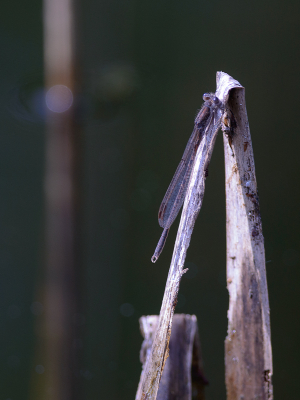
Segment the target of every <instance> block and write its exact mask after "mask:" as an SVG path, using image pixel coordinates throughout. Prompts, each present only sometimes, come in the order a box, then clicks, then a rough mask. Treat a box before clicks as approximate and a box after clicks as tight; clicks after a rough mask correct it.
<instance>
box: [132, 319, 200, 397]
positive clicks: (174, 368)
mask: <svg viewBox="0 0 300 400" xmlns="http://www.w3.org/2000/svg"><path fill="white" fill-rule="evenodd" d="M158 319H159V316H158V315H148V316H147V317H141V318H140V327H141V332H142V335H143V337H144V342H143V345H142V349H141V354H140V359H141V362H142V363H143V365H144V364H145V362H146V359H147V354H149V353H150V351H151V347H152V340H153V337H154V333H155V331H156V328H157V325H158ZM143 372H144V370H143V371H142V375H143ZM141 382H142V379H141V381H140V385H139V388H138V393H137V397H138V396H141V390H142V388H141ZM206 384H207V381H206V379H205V377H204V375H203V365H202V355H201V348H200V340H199V335H198V326H197V318H196V316H195V315H188V314H175V315H174V318H173V324H172V334H171V338H170V354H169V357H168V359H167V361H166V364H165V368H164V371H163V374H162V378H161V381H160V385H159V389H158V393H157V400H171V399H173V400H174V399H180V400H190V399H191V398H192V393H193V398H195V399H197V400H204V387H205V385H206Z"/></svg>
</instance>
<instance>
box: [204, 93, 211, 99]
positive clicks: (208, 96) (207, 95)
mask: <svg viewBox="0 0 300 400" xmlns="http://www.w3.org/2000/svg"><path fill="white" fill-rule="evenodd" d="M203 100H204V101H208V100H210V94H209V93H204V95H203Z"/></svg>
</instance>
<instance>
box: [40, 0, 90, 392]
mask: <svg viewBox="0 0 300 400" xmlns="http://www.w3.org/2000/svg"><path fill="white" fill-rule="evenodd" d="M75 17H76V15H75V4H74V0H44V65H45V86H46V105H47V120H46V121H47V126H46V132H47V133H46V165H45V268H46V271H45V300H44V303H45V325H44V330H43V339H42V340H43V342H44V349H45V353H44V355H45V372H44V375H45V376H44V379H45V380H44V384H45V385H44V389H43V392H44V393H43V396H42V397H41V398H47V399H49V400H52V399H53V400H70V399H72V400H74V399H79V397H80V388H79V379H78V378H79V367H78V364H79V357H78V348H79V347H80V345H79V344H80V340H79V338H78V321H79V320H80V316H81V314H80V287H79V282H80V260H81V257H80V237H79V236H80V230H79V228H80V176H81V173H80V171H81V156H80V149H81V147H82V146H80V126H79V123H78V113H77V112H76V109H75V108H76V106H77V102H76V98H77V93H78V92H79V87H78V71H77V57H76V54H75V45H76V46H77V43H75V39H76V38H75V32H76V33H77V32H78V30H77V27H76V26H75V23H76V18H75ZM76 42H77V39H76ZM76 48H77V47H76Z"/></svg>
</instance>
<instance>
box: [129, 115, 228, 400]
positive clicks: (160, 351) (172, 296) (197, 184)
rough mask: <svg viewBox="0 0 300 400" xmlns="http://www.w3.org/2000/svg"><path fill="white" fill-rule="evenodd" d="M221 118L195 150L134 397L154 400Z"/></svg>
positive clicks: (166, 354) (217, 117) (218, 118)
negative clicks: (148, 348)
mask: <svg viewBox="0 0 300 400" xmlns="http://www.w3.org/2000/svg"><path fill="white" fill-rule="evenodd" d="M221 117H222V112H221V110H218V112H217V113H216V119H217V121H219V122H218V123H216V124H215V125H214V126H212V127H211V128H210V130H209V131H208V132H207V134H206V135H205V136H204V138H203V139H202V141H201V142H200V145H199V148H198V150H197V154H196V157H195V161H194V165H193V170H192V172H191V177H190V180H189V184H188V189H187V193H186V198H185V201H184V205H183V210H182V215H181V219H180V224H179V228H178V232H177V237H176V242H175V246H174V251H173V257H172V261H171V265H170V270H169V275H168V279H167V283H166V287H165V293H164V298H163V302H162V306H161V310H160V317H159V322H158V328H157V330H156V333H155V338H154V341H153V345H152V349H151V352H150V354H149V357H148V358H147V361H146V365H145V368H144V373H143V375H142V378H141V379H142V382H141V383H140V385H141V388H142V389H141V391H140V394H139V396H138V397H136V400H140V399H143V400H146V399H147V400H150V399H151V400H155V399H156V395H157V391H158V386H159V382H160V379H161V375H162V371H163V369H164V365H165V362H166V359H167V357H168V352H169V349H168V346H169V340H170V335H171V327H172V318H173V314H174V310H175V306H176V302H177V294H178V290H179V284H180V280H181V277H182V275H183V274H184V272H185V271H184V270H183V266H184V262H185V257H186V252H187V249H188V247H189V244H190V240H191V235H192V232H193V228H194V224H195V221H196V219H197V216H198V213H199V211H200V208H201V205H202V200H203V193H204V186H205V179H206V171H207V168H208V165H209V162H210V158H211V154H212V150H213V147H214V143H215V140H216V136H217V132H218V128H219V126H220V123H221ZM203 154H205V157H203Z"/></svg>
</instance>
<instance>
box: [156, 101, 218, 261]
mask: <svg viewBox="0 0 300 400" xmlns="http://www.w3.org/2000/svg"><path fill="white" fill-rule="evenodd" d="M203 100H204V104H203V106H202V108H201V110H200V111H199V113H198V115H197V117H196V119H195V126H194V130H193V133H192V135H191V137H190V139H189V141H188V143H187V146H186V148H185V151H184V153H183V156H182V159H181V161H180V163H179V165H178V167H177V169H176V172H175V175H174V176H173V179H172V181H171V183H170V186H169V187H168V190H167V192H166V194H165V197H164V198H163V201H162V203H161V205H160V208H159V212H158V222H159V225H160V226H161V227H162V228H164V230H163V232H162V235H161V237H160V239H159V241H158V244H157V246H156V249H155V252H154V254H153V256H152V258H151V261H152V262H153V263H155V262H156V261H157V259H158V257H159V255H160V253H161V252H162V250H163V248H164V245H165V242H166V239H167V236H168V233H169V230H170V227H171V225H172V224H173V222H174V220H175V218H176V217H177V215H178V213H179V210H180V208H181V206H182V204H183V202H184V199H185V196H186V192H187V187H188V183H189V179H190V176H191V171H192V169H193V165H194V160H195V156H196V153H197V149H198V147H199V145H200V143H201V141H202V140H203V139H204V138H205V136H206V135H207V134H208V132H211V131H212V130H213V131H214V132H217V130H218V129H219V127H220V124H221V117H220V116H221V114H222V113H223V110H224V105H223V103H222V102H221V101H220V100H219V98H218V97H216V95H215V94H214V93H205V94H204V95H203ZM220 112H221V113H220ZM203 149H204V150H203V154H202V155H201V156H202V157H203V159H208V163H209V159H210V155H211V154H209V155H208V152H211V151H212V149H211V148H210V147H209V146H204V147H203ZM207 168H208V165H207V167H206V169H205V170H204V174H205V176H204V180H205V178H206V176H207V174H208V171H207ZM203 192H204V184H203ZM202 195H203V193H202Z"/></svg>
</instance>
